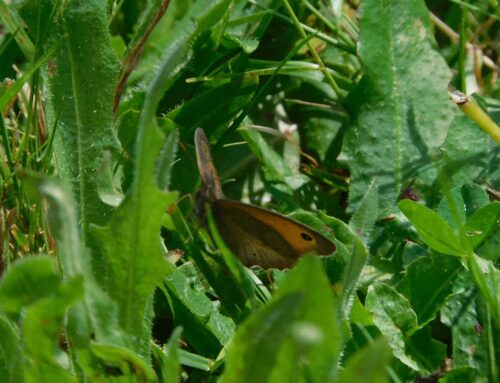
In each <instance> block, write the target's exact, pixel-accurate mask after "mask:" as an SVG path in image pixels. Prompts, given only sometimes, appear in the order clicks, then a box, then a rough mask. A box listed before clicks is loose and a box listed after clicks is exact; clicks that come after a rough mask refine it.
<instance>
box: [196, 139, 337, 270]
mask: <svg viewBox="0 0 500 383" xmlns="http://www.w3.org/2000/svg"><path fill="white" fill-rule="evenodd" d="M195 146H196V156H197V162H198V168H199V170H200V176H201V179H202V183H203V186H202V189H201V193H200V196H201V199H202V203H203V204H204V203H208V204H209V205H210V207H211V211H212V214H213V217H214V221H215V224H216V226H217V230H218V231H219V233H220V235H221V236H222V238H223V239H224V241H225V242H226V244H227V245H228V246H229V248H230V249H231V251H233V253H234V254H236V255H237V256H238V258H239V259H240V260H241V261H242V262H243V263H244V264H245V265H246V266H253V265H259V266H261V267H263V268H265V269H267V268H279V269H283V268H289V267H292V266H293V265H294V263H295V262H296V261H297V260H298V258H300V257H301V256H303V255H305V254H307V253H315V254H318V255H330V254H332V253H333V252H334V251H335V249H336V247H335V244H334V243H333V242H331V241H330V240H329V239H327V238H326V237H325V236H323V235H322V234H320V233H318V232H317V231H315V230H313V229H311V228H309V227H308V226H306V225H304V224H302V223H300V222H296V221H294V220H292V219H290V218H287V217H285V216H283V215H281V214H278V213H275V212H273V211H270V210H267V209H264V208H261V207H257V206H254V205H249V204H245V203H242V202H238V201H233V200H230V199H226V198H225V197H224V193H223V192H222V187H221V185H220V181H219V177H218V175H217V172H216V170H215V167H214V165H213V161H212V158H211V155H210V149H209V145H208V141H207V139H206V136H205V133H204V132H203V130H202V129H197V130H196V133H195ZM201 208H202V209H203V206H202V207H201ZM202 209H200V210H202Z"/></svg>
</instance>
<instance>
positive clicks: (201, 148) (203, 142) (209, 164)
mask: <svg viewBox="0 0 500 383" xmlns="http://www.w3.org/2000/svg"><path fill="white" fill-rule="evenodd" d="M194 146H195V148H196V162H197V163H198V170H199V171H200V176H201V181H202V183H203V190H202V193H203V194H204V195H205V198H207V199H208V200H212V201H213V200H217V199H222V198H224V192H223V191H222V186H221V183H220V179H219V175H218V174H217V170H216V169H215V166H214V161H213V160H212V155H211V154H210V144H209V143H208V140H207V136H206V135H205V132H204V131H203V129H201V128H197V129H196V131H195V133H194Z"/></svg>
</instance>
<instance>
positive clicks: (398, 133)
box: [387, 0, 403, 194]
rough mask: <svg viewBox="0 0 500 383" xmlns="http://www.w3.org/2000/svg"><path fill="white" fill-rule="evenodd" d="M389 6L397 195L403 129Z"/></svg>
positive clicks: (392, 18)
mask: <svg viewBox="0 0 500 383" xmlns="http://www.w3.org/2000/svg"><path fill="white" fill-rule="evenodd" d="M389 2H390V4H391V10H390V13H389V17H390V19H391V22H390V23H389V28H387V29H388V34H389V38H388V41H389V44H390V45H389V63H390V64H391V65H390V74H391V84H392V89H391V93H392V94H393V95H394V96H393V97H392V98H393V100H394V108H393V109H394V113H393V116H394V120H395V121H394V125H395V129H396V169H395V171H396V174H395V180H394V189H395V190H394V191H395V193H396V194H397V193H398V191H399V190H398V189H399V188H398V185H400V183H401V181H402V178H403V177H402V171H401V163H402V160H401V141H402V134H401V131H402V129H403V127H402V122H401V102H400V100H401V94H400V92H399V87H398V86H397V78H398V76H397V69H396V68H398V63H397V60H396V56H394V10H393V7H392V0H389Z"/></svg>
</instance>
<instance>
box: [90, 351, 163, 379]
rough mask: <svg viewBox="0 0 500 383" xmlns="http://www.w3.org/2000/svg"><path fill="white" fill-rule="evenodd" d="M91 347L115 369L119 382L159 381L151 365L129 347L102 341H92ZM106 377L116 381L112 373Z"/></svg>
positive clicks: (107, 366)
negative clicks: (116, 345) (102, 342)
mask: <svg viewBox="0 0 500 383" xmlns="http://www.w3.org/2000/svg"><path fill="white" fill-rule="evenodd" d="M90 349H91V350H92V353H94V354H95V355H97V356H98V357H99V358H100V359H101V360H103V361H104V363H105V364H106V368H108V369H114V370H115V374H116V381H118V382H138V383H143V382H144V383H156V382H157V381H158V380H157V377H156V375H155V373H154V371H153V369H152V368H151V366H150V365H149V364H148V363H147V362H145V361H144V360H143V359H142V358H140V357H139V356H138V355H137V354H136V353H134V352H132V351H131V350H129V349H126V348H122V347H115V346H113V345H109V344H101V343H92V344H91V346H90ZM116 370H119V371H120V373H118V372H116ZM106 379H107V380H106V381H111V382H113V381H115V379H114V377H113V376H112V374H110V376H109V377H107V378H106Z"/></svg>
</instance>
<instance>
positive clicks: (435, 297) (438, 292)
mask: <svg viewBox="0 0 500 383" xmlns="http://www.w3.org/2000/svg"><path fill="white" fill-rule="evenodd" d="M459 270H460V269H458V268H457V269H456V270H455V272H454V273H453V274H451V275H450V276H449V277H448V278H447V279H446V280H445V281H444V282H443V283H441V285H440V286H439V288H438V289H436V290H435V291H434V294H432V296H431V298H430V299H429V300H428V301H427V304H426V305H424V306H423V307H422V317H424V318H425V317H426V316H427V315H428V314H427V310H430V307H431V304H432V303H433V302H434V301H436V300H437V296H439V295H440V294H441V292H442V291H443V290H444V289H445V287H446V286H448V284H449V283H450V281H451V280H452V279H454V278H455V276H456V275H457V274H458V271H459ZM417 318H418V316H417ZM432 319H434V318H430V319H428V320H426V321H425V322H424V323H420V324H419V325H418V328H422V327H424V326H425V325H426V324H427V323H429V322H430V321H431V320H432Z"/></svg>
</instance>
